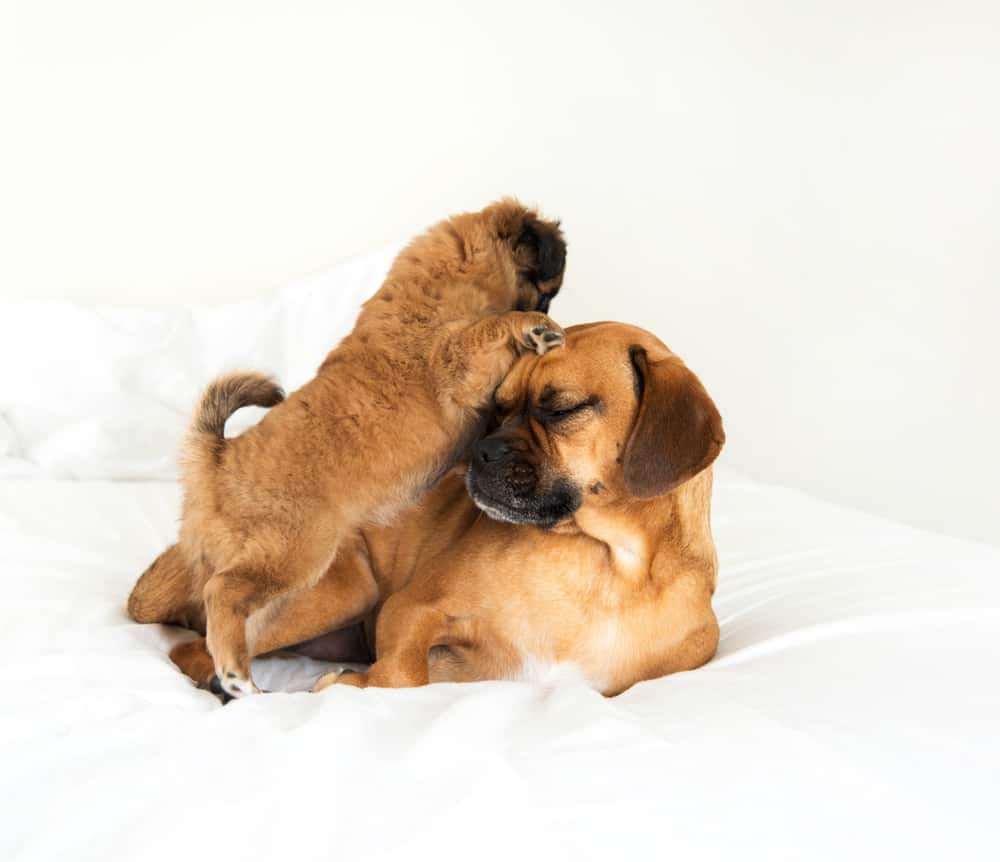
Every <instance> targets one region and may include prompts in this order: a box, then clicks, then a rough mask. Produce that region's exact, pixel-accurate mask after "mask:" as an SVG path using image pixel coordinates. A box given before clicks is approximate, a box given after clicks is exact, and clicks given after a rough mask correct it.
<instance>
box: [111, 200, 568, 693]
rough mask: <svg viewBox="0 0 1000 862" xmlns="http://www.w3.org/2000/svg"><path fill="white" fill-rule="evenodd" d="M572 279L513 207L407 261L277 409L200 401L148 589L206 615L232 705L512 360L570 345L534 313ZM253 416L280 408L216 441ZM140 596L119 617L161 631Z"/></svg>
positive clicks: (470, 430)
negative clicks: (353, 540)
mask: <svg viewBox="0 0 1000 862" xmlns="http://www.w3.org/2000/svg"><path fill="white" fill-rule="evenodd" d="M564 263H565V243H564V242H563V239H562V235H561V234H560V232H559V228H558V225H557V224H555V223H552V222H545V221H542V220H540V219H539V217H538V215H537V214H536V213H535V212H534V211H532V210H530V209H526V208H525V207H523V206H521V205H520V204H519V203H517V202H516V201H512V200H505V201H501V202H499V203H497V204H494V205H492V206H489V207H487V208H486V209H485V210H483V211H482V212H479V213H467V214H463V215H458V216H455V217H453V218H451V219H449V220H447V221H445V222H442V223H441V224H439V225H437V226H436V227H434V228H432V229H431V230H430V231H429V232H428V233H426V234H425V235H423V236H421V237H419V238H418V239H416V240H414V241H413V242H412V243H411V244H410V245H409V246H408V247H407V248H406V249H404V250H403V251H402V252H401V253H400V255H399V256H398V257H397V258H396V261H395V262H394V263H393V266H392V269H391V270H390V272H389V275H388V276H387V278H386V280H385V283H384V284H383V285H382V287H381V288H380V289H379V291H378V292H377V293H376V294H375V295H374V297H372V299H370V300H369V301H368V302H367V303H365V306H364V308H363V310H362V311H361V314H360V316H359V317H358V321H357V324H356V326H355V327H354V330H353V332H352V333H351V334H350V335H348V336H347V337H346V338H345V339H344V340H343V341H342V342H341V343H340V345H339V346H338V347H337V348H336V349H335V350H333V351H332V352H331V353H330V355H329V356H327V358H326V360H325V361H324V363H323V365H322V366H321V367H320V369H319V372H318V373H317V376H316V377H315V378H314V379H313V380H312V381H310V382H309V383H307V384H306V385H305V386H303V387H302V388H301V389H299V390H297V391H296V392H293V393H292V394H291V395H290V396H289V397H288V398H287V399H286V400H284V401H282V392H281V390H280V388H279V387H278V386H277V384H275V383H274V382H272V381H271V380H269V379H267V378H265V377H263V376H260V375H254V374H237V375H231V376H228V377H224V378H222V379H220V380H218V381H216V382H215V383H213V384H212V385H211V386H209V388H208V390H207V391H206V392H205V394H204V396H203V397H202V400H201V404H200V406H199V408H198V410H197V412H196V415H195V418H194V423H193V426H192V429H191V432H190V435H189V439H188V443H187V447H186V464H185V470H184V491H185V493H184V507H183V517H182V523H181V529H180V541H179V543H178V545H177V546H176V547H175V548H172V549H168V551H167V552H165V554H163V555H161V557H160V558H159V559H158V560H157V561H156V562H154V563H153V565H152V566H151V567H150V570H149V571H148V572H147V575H144V579H145V578H146V577H149V578H150V580H151V581H152V582H158V580H159V578H160V575H157V574H156V573H157V572H160V573H161V575H162V577H164V578H166V579H167V580H170V579H171V578H176V577H177V576H180V577H181V578H182V580H186V581H187V583H188V585H189V587H188V590H187V594H186V596H185V600H184V601H183V602H181V603H180V606H179V607H175V608H174V613H175V615H178V616H185V617H189V618H190V620H191V621H192V622H201V614H202V613H203V614H204V618H205V620H204V621H205V624H206V627H207V646H208V651H209V652H210V654H211V656H212V660H213V662H212V663H213V666H214V671H215V674H216V675H217V676H218V677H219V681H220V684H221V687H222V689H223V690H224V691H225V692H226V694H228V695H230V696H233V697H237V696H240V695H243V694H247V693H249V692H251V691H254V690H255V689H254V686H253V682H252V680H251V678H250V654H251V650H253V649H254V641H255V640H256V639H257V634H258V632H259V631H260V629H261V628H262V627H266V625H267V620H268V618H269V617H270V616H271V615H272V614H273V613H274V612H276V611H277V610H278V609H280V606H281V604H282V602H283V601H284V600H285V599H286V598H287V597H288V595H289V593H291V592H292V591H295V590H300V589H302V588H306V587H310V586H312V585H314V584H315V583H316V582H317V581H319V580H320V578H322V577H323V575H324V573H325V572H326V571H327V569H328V568H329V567H330V564H331V563H332V562H333V560H334V558H335V557H336V556H337V554H338V551H340V550H341V543H342V540H343V539H344V538H345V537H350V536H352V535H354V534H355V532H356V530H357V528H358V527H360V526H362V525H364V524H371V523H373V522H379V521H382V522H385V521H388V520H390V519H391V518H393V517H394V516H395V515H396V513H398V512H399V511H400V510H401V509H403V508H404V507H405V506H407V505H409V504H410V503H412V502H413V501H415V500H416V499H417V498H418V497H419V496H420V495H422V494H423V492H424V491H425V490H426V489H427V488H428V487H429V486H430V485H431V484H432V483H433V482H434V481H435V480H436V478H437V477H439V476H440V475H441V474H442V473H443V472H444V471H446V470H447V469H448V468H449V467H450V466H451V465H452V464H453V463H454V461H455V459H456V458H457V457H458V456H459V455H460V454H461V452H462V451H463V449H464V448H465V447H466V446H467V445H468V443H469V442H471V439H474V437H475V436H477V428H479V427H481V422H480V420H481V419H482V411H483V410H484V409H485V408H486V407H487V406H488V404H489V402H490V400H491V398H492V395H493V392H494V390H495V389H496V387H497V385H498V384H499V383H500V382H501V381H502V380H503V378H504V377H505V375H506V374H507V373H508V371H509V370H510V368H511V366H512V365H513V364H514V362H515V360H516V358H517V357H518V356H519V355H520V354H521V353H523V352H525V351H527V350H530V351H532V352H536V351H537V352H538V353H539V354H542V353H545V352H546V351H547V350H548V349H550V348H552V347H556V346H558V345H560V344H561V343H562V340H563V334H562V330H560V329H559V327H558V326H557V325H556V324H555V323H553V322H552V321H551V320H550V319H549V318H548V317H547V316H546V315H545V314H544V313H542V312H543V311H544V310H545V309H547V307H548V304H549V301H550V300H551V298H552V296H553V295H554V294H555V293H556V291H557V290H558V289H559V286H560V284H561V283H562V275H563V268H564ZM528 309H531V310H528ZM279 402H280V403H279ZM248 404H257V405H262V406H272V405H277V406H275V407H274V409H273V410H271V412H270V413H268V414H267V415H266V416H265V417H264V419H263V420H262V421H261V422H260V424H259V425H256V426H255V427H253V428H251V429H249V430H248V431H247V432H245V433H244V434H242V435H241V436H239V437H237V438H234V439H231V440H227V439H225V438H224V436H223V429H224V426H225V422H226V419H227V418H228V417H229V416H230V414H231V413H232V412H233V411H234V410H236V409H237V408H239V407H243V406H245V405H248ZM343 556H345V557H349V556H350V553H349V552H347V551H346V550H345V553H344V554H343ZM188 570H190V572H191V573H192V576H190V577H189V576H188V574H187V572H188ZM140 587H142V580H140V583H139V585H138V586H137V589H136V590H135V591H134V592H133V594H132V597H131V598H130V600H129V611H130V613H131V614H132V616H133V618H134V619H136V620H140V621H153V618H155V617H157V616H159V615H160V609H159V608H157V607H155V602H154V603H153V605H150V604H149V603H148V602H147V599H148V596H144V590H143V589H140ZM202 604H203V605H204V607H203V610H202Z"/></svg>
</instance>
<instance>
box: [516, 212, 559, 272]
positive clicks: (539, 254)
mask: <svg viewBox="0 0 1000 862" xmlns="http://www.w3.org/2000/svg"><path fill="white" fill-rule="evenodd" d="M514 253H515V256H516V257H517V258H518V262H519V263H522V265H524V266H525V269H527V270H528V271H529V274H530V277H531V278H532V280H534V281H535V282H537V283H538V284H539V285H544V284H545V283H546V282H551V281H556V280H557V279H558V280H559V281H562V275H563V270H564V269H565V268H566V240H564V239H563V235H562V231H561V230H559V222H557V221H542V219H540V218H538V217H537V216H531V217H529V218H528V219H527V220H525V222H524V224H523V225H522V226H521V230H520V233H519V234H518V236H517V239H516V240H515V243H514Z"/></svg>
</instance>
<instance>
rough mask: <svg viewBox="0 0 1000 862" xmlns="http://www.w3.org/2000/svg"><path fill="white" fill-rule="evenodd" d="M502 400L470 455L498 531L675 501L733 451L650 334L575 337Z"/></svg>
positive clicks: (603, 329)
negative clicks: (501, 524)
mask: <svg viewBox="0 0 1000 862" xmlns="http://www.w3.org/2000/svg"><path fill="white" fill-rule="evenodd" d="M566 334H567V338H566V345H565V347H564V348H563V349H562V350H554V351H551V352H550V353H547V354H546V355H545V356H542V357H525V358H524V359H522V360H521V361H520V362H519V363H518V364H517V365H516V366H515V368H514V370H513V371H512V372H511V374H510V375H508V377H507V378H506V380H505V381H504V383H503V384H502V385H501V386H500V388H499V389H498V390H497V399H496V400H497V410H498V421H499V427H498V428H497V429H496V430H495V431H494V432H493V433H491V434H490V435H488V436H487V437H485V438H484V439H483V440H481V441H480V442H479V443H478V444H477V445H476V446H475V447H474V449H473V452H472V459H471V463H470V465H469V469H468V471H467V473H466V485H467V487H468V489H469V493H470V494H471V496H472V499H473V500H474V501H475V502H476V505H477V506H479V508H480V509H482V510H483V511H484V512H486V513H487V514H488V515H490V516H492V517H493V518H496V519H498V520H503V521H510V522H513V523H519V524H535V525H537V526H542V527H552V526H555V525H556V524H558V523H559V522H561V521H564V520H566V519H567V518H569V517H571V516H572V515H573V514H574V513H576V512H577V511H578V510H579V509H581V508H582V507H587V506H606V505H608V504H609V503H613V502H616V501H619V500H622V499H634V498H650V497H657V496H660V495H663V494H669V493H671V492H672V491H673V490H674V489H676V488H677V487H678V486H680V485H681V484H683V483H684V482H686V481H687V480H688V479H690V478H691V477H692V476H694V475H696V474H697V473H700V472H701V471H702V470H704V469H705V468H706V467H708V466H709V465H710V464H711V463H712V462H713V461H714V460H715V458H716V457H717V456H718V454H719V452H720V451H721V449H722V445H723V442H724V441H725V434H724V433H723V430H722V419H721V417H720V416H719V411H718V410H717V409H716V407H715V404H714V403H712V399H711V398H709V397H708V393H707V392H705V389H704V387H703V386H702V385H701V382H700V381H699V380H698V378H697V377H695V375H694V374H693V373H692V372H691V371H690V370H689V369H688V368H687V366H685V365H684V363H683V362H681V360H680V359H679V358H678V357H677V356H675V355H674V354H673V353H671V352H670V351H669V350H668V349H667V348H666V347H665V346H664V345H663V344H662V343H661V342H660V341H659V340H658V339H656V338H655V337H653V336H652V335H650V334H649V333H648V332H646V331H644V330H642V329H638V328H637V327H633V326H625V325H624V324H619V323H596V324H587V325H585V326H575V327H571V328H570V329H569V330H568V331H567V333H566Z"/></svg>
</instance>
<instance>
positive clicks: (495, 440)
mask: <svg viewBox="0 0 1000 862" xmlns="http://www.w3.org/2000/svg"><path fill="white" fill-rule="evenodd" d="M513 451H514V449H513V447H512V446H511V445H510V443H508V442H507V441H506V440H504V439H503V437H487V438H486V439H485V440H480V441H479V445H478V446H477V447H476V458H477V459H478V460H480V461H482V462H483V463H484V464H493V463H496V462H497V461H504V460H506V459H507V458H509V457H510V454H511V452H513Z"/></svg>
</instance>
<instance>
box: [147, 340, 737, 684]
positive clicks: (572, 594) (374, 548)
mask: <svg viewBox="0 0 1000 862" xmlns="http://www.w3.org/2000/svg"><path fill="white" fill-rule="evenodd" d="M567 335H568V337H567V342H566V346H565V348H564V349H563V350H559V351H555V352H553V353H550V354H548V355H546V356H544V357H541V358H530V357H525V358H524V359H522V360H521V361H520V362H519V363H518V365H517V366H516V368H515V369H514V370H513V372H512V373H511V374H510V375H509V376H508V377H507V379H506V381H505V382H504V384H503V386H502V387H501V389H500V390H499V392H498V399H499V401H500V404H501V406H502V408H503V410H504V415H503V416H502V417H501V419H502V422H501V425H500V428H499V429H498V430H497V432H496V433H509V434H511V435H512V436H513V437H515V438H517V439H522V440H525V441H528V440H530V441H531V442H530V445H531V446H532V451H533V452H534V453H535V454H537V455H538V456H539V463H540V464H541V465H542V467H543V469H544V470H545V471H548V472H550V473H552V474H553V475H557V476H559V477H561V478H563V479H564V480H566V481H571V482H573V483H575V484H576V485H577V486H579V487H580V488H582V489H584V490H585V492H586V493H585V496H584V498H583V502H582V505H580V507H579V508H578V509H577V510H576V512H575V513H574V514H573V515H572V516H571V517H568V518H566V519H565V520H564V521H562V522H560V523H559V524H557V525H556V526H555V527H553V528H551V529H542V528H539V527H535V526H527V525H518V524H511V523H502V522H499V521H495V520H492V519H490V518H487V517H485V516H484V515H483V514H482V512H480V511H479V510H478V509H477V508H476V507H475V506H474V505H473V503H472V502H471V500H470V499H469V496H468V494H467V492H466V489H465V486H464V485H463V481H462V475H461V473H462V470H461V469H456V470H453V471H452V472H451V473H450V474H449V475H447V476H445V477H444V478H443V479H442V480H441V481H440V482H439V483H438V484H437V485H436V486H435V487H434V488H433V489H432V491H431V492H430V493H428V494H427V495H426V496H425V497H424V499H423V500H422V501H421V503H420V505H419V506H418V507H416V508H414V509H412V510H411V511H409V512H407V513H405V514H403V515H402V516H401V517H400V518H399V520H398V522H397V523H396V525H395V526H393V527H375V528H365V529H364V530H362V531H361V532H360V533H359V534H357V535H356V544H355V545H354V546H353V551H352V552H351V553H350V554H344V555H341V556H339V557H338V559H337V560H336V561H335V562H334V564H333V565H332V566H331V568H330V569H329V571H328V573H327V574H326V575H325V576H324V577H323V578H322V579H321V580H320V581H319V582H318V583H317V584H316V585H315V586H314V587H312V588H311V589H308V590H303V591H301V592H299V593H296V594H294V595H292V596H291V597H290V598H289V600H288V601H287V602H286V603H284V604H283V605H282V606H281V607H280V609H278V610H277V612H276V613H275V614H274V616H273V617H272V618H271V619H270V620H269V624H268V626H267V628H266V629H265V630H262V632H261V637H260V640H259V641H258V642H257V644H256V645H255V648H254V652H255V654H256V653H260V652H266V651H269V650H272V649H277V648H279V647H282V646H288V645H291V644H295V643H298V642H300V641H303V640H306V639H307V638H310V637H313V636H315V635H316V634H319V633H320V632H323V631H330V630H334V629H338V628H340V627H342V626H345V625H348V624H350V623H352V622H354V621H356V620H358V619H361V618H363V617H365V615H367V618H368V623H369V625H373V626H374V642H375V647H376V654H377V661H376V662H375V664H374V665H373V666H372V667H371V669H370V670H369V671H368V672H367V673H365V674H350V675H344V676H339V677H338V676H336V675H333V676H330V677H326V678H324V679H323V680H321V681H320V682H319V683H318V684H317V689H320V688H324V687H325V686H327V685H329V684H331V683H334V682H337V683H341V684H348V685H357V686H366V685H379V686H409V685H421V684H424V683H427V682H431V681H465V680H479V679H510V678H519V677H521V676H523V675H525V673H526V672H527V671H529V670H530V669H531V666H532V665H533V664H537V663H539V662H542V663H544V662H552V663H572V664H573V666H575V668H577V669H578V671H579V673H580V675H581V676H582V677H583V678H585V679H586V680H588V681H589V682H590V683H591V684H592V685H594V686H595V687H596V688H598V689H599V690H600V691H602V692H604V693H605V694H607V695H613V694H617V693H619V692H621V691H624V690H625V689H627V688H629V687H630V686H631V685H633V684H635V683H636V682H638V681H640V680H644V679H651V678H654V677H658V676H662V675H664V674H668V673H673V672H676V671H680V670H689V669H692V668H695V667H698V666H700V665H701V664H704V663H705V662H706V661H708V660H709V659H710V658H711V657H712V655H714V653H715V649H716V645H717V643H718V637H719V629H718V624H717V622H716V619H715V615H714V613H713V611H712V606H711V596H712V593H713V591H714V589H715V577H716V570H717V560H716V552H715V546H714V543H713V541H712V534H711V526H710V505H711V491H712V471H711V467H710V466H709V465H710V463H711V461H712V460H714V458H715V456H716V455H717V454H718V452H719V449H720V448H721V446H722V442H723V439H724V436H723V434H722V426H721V422H720V421H719V419H718V412H717V411H716V410H715V406H714V405H713V404H712V402H711V400H710V399H709V397H708V395H707V394H706V393H705V391H704V389H703V388H702V386H701V384H700V383H699V382H698V380H697V378H696V377H695V376H694V375H693V374H692V373H691V372H690V371H688V370H687V369H686V368H685V367H684V366H683V363H681V362H680V360H679V359H678V358H677V357H676V356H675V355H674V354H672V353H671V352H670V351H669V350H668V349H667V348H666V347H665V346H664V345H663V344H662V343H661V342H659V341H658V340H657V339H656V338H654V337H653V336H652V335H650V334H649V333H647V332H644V331H643V330H640V329H637V328H635V327H630V326H624V325H621V324H613V323H602V324H590V325H587V326H581V327H572V328H571V329H570V330H569V331H568V333H567ZM637 347H638V348H640V349H641V352H642V357H643V359H642V362H641V366H640V367H641V370H642V371H643V373H644V374H645V375H646V376H647V379H645V380H643V381H642V386H641V387H637V381H636V364H635V357H636V354H637V351H636V348H637ZM639 389H641V390H642V391H641V393H640V392H639V391H637V390H639ZM543 394H547V396H548V398H549V400H550V401H551V400H554V403H555V405H556V406H558V405H560V404H562V405H568V404H573V403H580V402H583V401H586V400H588V399H594V402H595V405H596V406H595V407H594V408H593V409H589V410H585V411H581V412H580V413H579V415H574V416H573V417H572V418H570V419H568V420H565V422H562V423H559V424H558V425H555V426H552V427H546V426H542V425H541V424H540V423H538V422H537V421H535V420H534V419H533V418H532V417H533V416H534V415H535V410H536V408H537V405H538V403H539V401H540V400H541V399H542V396H543ZM678 405H681V407H682V408H683V409H681V407H678ZM678 409H681V417H682V419H683V423H682V424H685V426H686V427H673V428H670V427H666V424H665V423H666V422H668V421H669V420H670V417H673V416H675V415H676V411H677V410H678ZM651 415H656V416H661V417H667V418H666V419H664V420H663V422H662V423H660V424H658V425H657V424H652V423H650V422H649V417H650V416H651ZM699 429H700V430H699ZM637 435H638V436H639V437H640V438H641V439H636V437H637ZM526 445H527V444H526ZM657 446H658V447H659V449H657V448H656V447H657ZM667 454H669V455H670V456H671V457H672V458H673V463H674V464H675V465H681V466H680V467H679V468H677V469H680V470H681V472H680V473H679V474H678V473H675V474H673V475H666V474H665V468H664V458H665V456H666V455H667ZM636 458H639V459H645V461H643V462H641V463H640V462H638V461H635V460H634V459H636ZM706 461H707V463H706ZM623 462H631V463H630V472H635V471H638V472H639V473H640V474H641V475H643V476H644V477H650V478H649V479H648V481H646V482H644V483H643V486H642V487H641V488H640V489H639V490H641V491H642V493H643V496H639V495H638V494H637V493H635V492H634V491H633V490H632V489H631V488H630V486H629V477H628V476H627V474H626V470H625V467H624V466H623ZM656 482H660V483H661V485H662V487H664V488H665V489H666V490H665V491H664V492H663V493H654V489H653V484H654V483H656ZM351 584H353V585H355V586H354V588H353V589H348V585H351ZM141 585H142V581H140V585H137V590H138V589H139V586H141ZM201 651H202V654H201V656H199V655H198V652H197V648H194V649H191V650H190V654H189V655H185V656H181V657H180V660H179V661H178V664H180V666H181V667H182V669H184V670H185V671H186V672H188V673H189V675H191V676H192V678H197V673H198V665H199V661H200V662H201V666H202V668H203V667H204V647H203V646H202V647H201ZM175 660H176V657H175Z"/></svg>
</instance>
